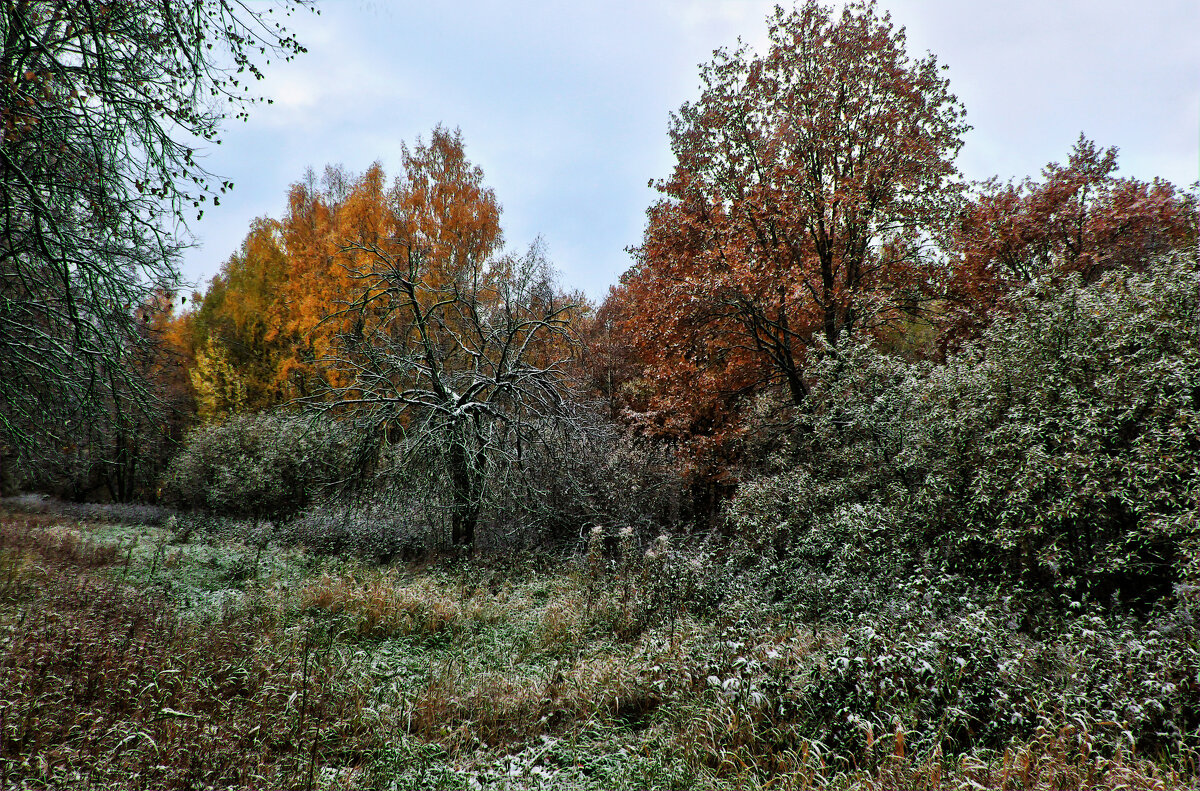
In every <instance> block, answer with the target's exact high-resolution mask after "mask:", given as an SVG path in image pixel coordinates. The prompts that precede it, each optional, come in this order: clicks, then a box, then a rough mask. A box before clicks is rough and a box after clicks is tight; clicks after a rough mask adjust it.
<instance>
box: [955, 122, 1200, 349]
mask: <svg viewBox="0 0 1200 791" xmlns="http://www.w3.org/2000/svg"><path fill="white" fill-rule="evenodd" d="M1116 172H1117V150H1116V149H1115V148H1107V149H1101V148H1097V146H1096V145H1095V144H1094V143H1093V142H1092V141H1090V140H1088V139H1087V138H1086V137H1084V136H1083V135H1080V136H1079V140H1078V141H1076V143H1075V146H1074V148H1073V149H1072V151H1071V156H1070V157H1069V158H1068V159H1067V164H1066V165H1060V164H1058V163H1057V162H1051V163H1050V164H1049V165H1047V166H1046V167H1045V168H1044V169H1043V170H1042V178H1043V180H1042V181H1041V182H1036V181H1034V180H1033V179H1025V180H1024V181H1023V182H1021V183H1020V184H1012V183H1009V184H1000V183H998V182H997V181H996V180H994V179H993V180H991V181H987V182H984V183H982V184H980V185H979V186H978V190H977V194H976V195H974V196H973V197H972V199H971V200H970V201H968V202H967V204H966V206H965V207H964V210H963V212H962V215H961V221H960V222H959V223H958V224H957V225H956V226H955V227H954V228H952V229H951V230H952V236H951V238H950V241H949V247H950V249H951V250H952V251H953V253H954V255H955V259H956V260H955V266H954V270H953V277H952V278H951V280H950V283H949V289H948V293H947V296H948V298H949V300H948V304H947V309H946V311H945V315H944V317H943V318H944V319H945V320H946V321H945V323H946V325H947V326H946V330H947V332H946V338H945V340H946V341H948V342H951V343H961V342H962V341H963V340H965V339H968V338H971V337H974V336H977V335H978V334H979V332H980V331H981V329H982V328H983V327H984V326H986V324H987V323H988V322H989V321H990V320H991V319H992V318H993V313H994V312H995V311H996V310H997V309H998V308H1000V307H1001V305H1002V303H1003V301H1004V300H1005V299H1006V297H1008V296H1010V295H1011V294H1013V293H1015V292H1016V291H1018V290H1019V289H1020V288H1022V287H1024V286H1025V285H1027V284H1028V283H1030V282H1032V281H1034V280H1035V279H1037V278H1039V277H1050V278H1060V277H1062V276H1064V275H1067V274H1069V273H1071V272H1078V273H1079V274H1081V275H1082V276H1083V277H1084V279H1085V280H1087V281H1089V282H1092V281H1095V280H1098V279H1099V278H1100V277H1101V276H1102V275H1103V274H1104V273H1106V272H1110V271H1114V270H1119V269H1127V270H1133V271H1140V270H1141V269H1143V268H1144V267H1146V266H1147V265H1148V262H1151V261H1154V260H1157V259H1159V258H1161V257H1162V256H1164V255H1167V254H1169V253H1171V252H1179V251H1185V250H1192V249H1194V247H1195V241H1196V202H1195V196H1194V195H1189V194H1187V193H1182V192H1180V191H1179V190H1178V189H1176V188H1175V187H1174V186H1173V185H1172V184H1170V183H1169V182H1167V181H1163V180H1162V179H1154V180H1153V181H1152V182H1150V183H1147V182H1144V181H1139V180H1137V179H1130V178H1118V177H1117V175H1116Z"/></svg>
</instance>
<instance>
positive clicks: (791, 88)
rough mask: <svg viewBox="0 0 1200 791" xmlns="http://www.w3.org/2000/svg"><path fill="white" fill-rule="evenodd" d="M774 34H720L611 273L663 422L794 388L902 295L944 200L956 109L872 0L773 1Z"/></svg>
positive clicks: (926, 60) (707, 420)
mask: <svg viewBox="0 0 1200 791" xmlns="http://www.w3.org/2000/svg"><path fill="white" fill-rule="evenodd" d="M768 22H769V41H770V46H769V48H768V49H767V51H766V52H765V53H763V54H756V53H754V52H752V51H751V50H750V49H749V48H748V47H746V46H744V45H742V46H739V47H738V48H737V49H736V50H733V51H729V50H718V51H717V52H716V53H715V54H714V57H713V60H712V61H711V62H710V63H708V64H706V65H704V66H702V67H701V79H702V82H703V89H702V92H701V95H700V98H699V99H698V100H696V101H695V102H691V103H687V104H685V105H683V107H682V108H681V109H680V111H679V113H678V114H675V115H673V116H672V123H671V127H670V140H671V148H672V150H673V152H674V154H675V157H676V160H677V161H676V165H675V169H674V172H673V173H672V174H671V176H670V178H668V179H666V180H665V181H661V182H658V183H657V185H656V186H657V188H658V190H659V191H660V192H661V193H662V195H663V197H662V199H661V200H660V201H659V202H658V203H656V204H655V205H654V206H652V207H651V208H650V210H649V212H648V217H649V220H648V224H647V227H646V231H645V238H644V241H643V243H642V245H641V246H640V247H639V248H638V249H637V250H635V251H634V252H635V258H636V264H635V266H634V267H633V268H632V269H631V270H630V271H629V272H627V273H626V275H625V276H624V278H623V287H624V292H625V293H624V299H625V300H626V301H627V302H628V307H627V310H626V311H625V313H626V315H627V317H628V318H627V319H626V321H625V322H624V324H623V327H624V330H625V332H626V333H628V337H629V339H630V341H631V342H632V344H633V345H634V346H635V348H636V349H637V350H638V353H639V356H640V358H641V359H642V361H643V363H644V365H645V371H646V373H647V375H648V378H649V379H650V380H651V381H652V382H653V384H654V387H655V389H656V395H655V397H654V398H653V399H652V406H653V407H656V411H657V414H658V415H659V416H660V419H661V423H662V424H663V425H664V426H665V427H666V428H667V429H668V430H671V431H674V432H678V433H682V434H689V433H690V434H692V435H696V434H701V435H704V434H708V435H713V436H719V435H720V433H721V432H722V431H723V430H725V429H727V428H728V427H729V425H730V423H731V418H734V417H736V411H737V401H738V397H739V396H741V395H745V394H748V393H754V392H758V391H761V390H762V389H763V388H766V387H770V386H782V387H783V392H785V393H786V396H787V397H788V399H789V400H790V401H791V402H792V403H795V404H800V403H802V402H803V401H804V399H805V397H806V395H807V393H808V389H809V385H808V383H807V381H806V376H805V371H806V365H807V360H808V357H809V355H810V350H811V349H812V347H813V344H814V343H815V342H818V339H820V340H823V342H824V343H825V344H827V345H828V346H829V347H834V348H836V347H837V346H838V344H839V343H841V342H842V341H843V340H844V339H845V337H846V336H848V335H850V334H851V333H857V332H862V331H869V330H872V329H874V328H877V327H879V326H881V325H882V324H885V323H887V322H889V321H892V320H895V319H897V318H899V317H900V316H901V314H902V311H901V308H907V309H908V310H911V309H912V306H913V304H914V300H915V299H916V298H918V297H919V296H920V295H921V293H922V287H923V285H924V284H926V283H927V282H928V280H929V277H930V273H929V271H928V269H929V267H928V265H927V263H926V262H925V261H924V259H923V256H922V254H921V251H922V250H923V247H924V242H925V241H926V240H927V239H928V238H929V235H930V233H931V231H932V229H933V228H935V227H937V225H938V223H939V222H941V221H942V218H944V217H946V216H948V214H949V213H950V211H949V209H950V207H952V206H953V204H954V202H955V201H956V199H957V197H958V194H959V188H958V186H957V173H956V170H955V167H954V164H953V162H954V157H955V155H956V153H957V151H958V149H959V147H960V145H961V135H962V134H963V132H964V131H965V130H966V129H967V126H966V124H965V123H964V121H963V110H962V107H961V105H960V104H959V102H958V100H957V99H956V98H955V97H954V96H953V95H952V94H951V93H950V90H949V86H948V83H947V81H946V80H945V79H944V78H943V77H941V76H940V72H939V67H938V65H937V62H936V60H935V58H934V57H933V56H932V55H928V56H926V57H923V58H920V59H917V60H911V59H910V58H909V57H908V56H907V54H906V52H905V37H904V31H903V29H896V28H895V27H893V25H892V23H891V21H890V18H889V16H888V15H886V14H885V15H883V16H882V17H881V16H879V15H878V14H877V13H876V8H875V4H874V3H873V2H866V3H863V2H857V3H851V4H849V5H847V6H846V7H845V9H844V10H843V11H842V12H841V13H840V14H835V13H834V11H833V10H832V9H830V8H827V7H824V6H822V5H820V4H819V3H817V2H815V0H809V2H806V3H805V4H804V5H802V6H800V7H799V8H797V9H796V10H792V11H785V10H783V9H779V8H777V9H776V10H775V13H774V15H773V16H771V17H770V18H769V20H768Z"/></svg>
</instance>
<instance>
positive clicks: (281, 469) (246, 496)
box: [163, 412, 357, 521]
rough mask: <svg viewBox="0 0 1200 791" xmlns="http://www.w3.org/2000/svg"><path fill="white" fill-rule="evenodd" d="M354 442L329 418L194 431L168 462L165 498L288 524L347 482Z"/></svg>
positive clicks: (271, 416) (291, 417)
mask: <svg viewBox="0 0 1200 791" xmlns="http://www.w3.org/2000/svg"><path fill="white" fill-rule="evenodd" d="M356 453H357V446H356V442H355V436H354V434H353V432H352V431H350V430H349V429H348V428H347V427H346V426H344V425H343V424H341V423H339V422H337V421H334V420H330V419H328V418H318V417H309V416H305V415H297V414H288V413H283V412H273V413H266V412H264V413H259V414H252V415H238V416H235V417H233V418H230V419H229V420H228V421H226V422H224V423H221V424H218V425H214V426H207V427H203V428H199V429H197V430H195V431H193V432H192V434H191V435H190V436H189V437H188V439H187V442H186V444H185V446H184V448H183V450H182V451H180V453H179V455H178V456H176V457H175V459H174V460H173V461H172V462H171V466H170V468H169V469H168V470H167V474H166V476H165V479H164V481H163V497H164V499H166V500H167V501H168V502H170V503H172V504H174V505H177V506H179V507H181V508H192V509H201V510H204V511H207V512H209V513H213V514H218V515H222V516H240V517H249V518H253V519H270V520H275V521H286V520H288V519H291V518H293V517H294V516H296V515H297V514H298V513H300V512H301V511H303V510H304V509H305V508H306V507H307V506H308V505H309V504H310V503H313V502H314V501H316V500H317V499H318V498H319V497H321V496H322V495H324V494H326V493H328V492H330V491H332V490H334V489H335V488H336V487H337V486H338V485H339V484H341V483H344V482H346V478H347V476H348V475H349V472H350V470H352V469H353V468H354V462H355V460H356V458H357V455H356Z"/></svg>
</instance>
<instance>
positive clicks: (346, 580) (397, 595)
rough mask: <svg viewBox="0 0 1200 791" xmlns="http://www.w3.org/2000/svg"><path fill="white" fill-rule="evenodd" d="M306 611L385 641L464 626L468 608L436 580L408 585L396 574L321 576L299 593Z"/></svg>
mask: <svg viewBox="0 0 1200 791" xmlns="http://www.w3.org/2000/svg"><path fill="white" fill-rule="evenodd" d="M299 604H300V607H301V609H302V610H306V611H313V610H318V611H321V612H325V613H330V614H335V615H342V616H345V617H347V618H349V620H350V623H351V628H352V629H353V631H354V632H355V633H356V634H358V635H359V636H360V637H364V638H371V639H385V638H389V637H407V636H413V635H415V636H423V637H428V636H432V635H437V634H441V633H443V632H447V631H453V630H454V629H456V628H458V627H459V626H460V625H461V621H462V618H463V607H462V605H460V603H459V602H458V601H456V600H455V599H454V598H452V597H451V596H450V595H449V593H447V592H446V591H445V590H444V589H442V588H441V587H439V586H437V585H436V584H435V583H434V582H433V581H432V580H429V579H419V580H412V581H405V580H402V579H401V578H400V576H399V575H398V574H397V573H395V572H385V573H375V574H371V575H370V576H369V577H368V578H367V579H358V578H356V577H355V576H354V575H352V574H337V575H333V574H322V575H321V576H320V577H318V578H317V579H315V580H313V581H312V582H310V583H308V584H307V585H306V586H304V587H303V588H302V589H301V590H300V593H299Z"/></svg>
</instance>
